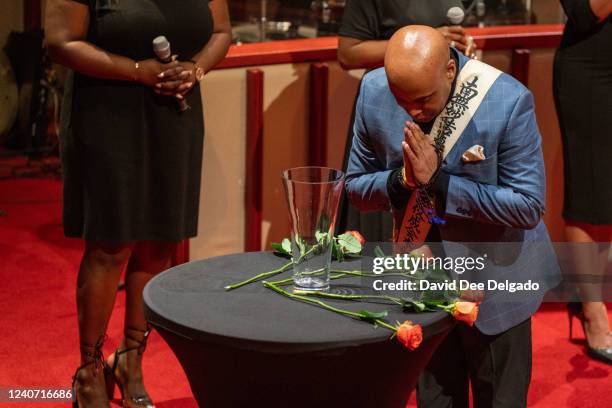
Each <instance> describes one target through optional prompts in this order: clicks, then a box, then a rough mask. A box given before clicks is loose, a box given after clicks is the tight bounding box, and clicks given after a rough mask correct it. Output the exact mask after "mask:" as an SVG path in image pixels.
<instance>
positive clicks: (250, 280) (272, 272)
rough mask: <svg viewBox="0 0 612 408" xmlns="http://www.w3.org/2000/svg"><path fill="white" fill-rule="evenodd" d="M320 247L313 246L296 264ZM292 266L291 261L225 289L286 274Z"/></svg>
mask: <svg viewBox="0 0 612 408" xmlns="http://www.w3.org/2000/svg"><path fill="white" fill-rule="evenodd" d="M319 246H320V245H319V244H316V245H313V246H312V247H311V248H310V249H309V250H308V251H306V252H304V254H302V255H300V257H299V258H298V260H297V262H296V263H300V262H302V259H304V258H305V257H307V256H308V255H310V254H311V253H312V252H313V251H314V250H315V249H317V247H319ZM292 265H293V261H289V262H288V263H287V264H285V265H283V266H281V267H280V268H277V269H274V270H272V271H269V272H263V273H260V274H259V275H255V276H253V277H252V278H249V279H247V280H244V281H242V282H238V283H234V284H232V285H227V286H226V287H225V288H224V289H225V290H234V289H238V288H240V287H242V286H244V285H248V284H249V283H253V282H257V281H258V280H260V279H263V278H267V277H269V276H274V275H278V274H279V273H282V272H285V271H286V270H287V269H289V267H291V266H292Z"/></svg>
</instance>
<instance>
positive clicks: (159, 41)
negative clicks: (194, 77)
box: [147, 36, 193, 112]
mask: <svg viewBox="0 0 612 408" xmlns="http://www.w3.org/2000/svg"><path fill="white" fill-rule="evenodd" d="M153 51H154V52H155V55H157V59H158V61H159V62H158V63H161V64H163V69H161V72H160V71H157V73H156V81H155V84H154V87H155V92H156V93H158V94H162V95H167V96H174V97H176V99H177V103H178V108H179V111H180V112H183V111H186V110H187V109H189V108H190V106H189V104H188V103H187V101H185V99H183V94H182V92H185V91H187V90H189V89H190V88H191V87H192V86H193V82H184V81H183V80H184V78H186V76H185V75H183V74H184V73H186V72H188V71H186V70H185V69H184V68H183V66H182V65H181V63H179V62H178V61H176V56H173V55H172V52H171V51H170V42H168V40H167V39H166V37H164V36H159V37H156V38H155V39H154V40H153ZM147 61H149V60H147Z"/></svg>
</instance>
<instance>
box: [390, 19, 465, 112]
mask: <svg viewBox="0 0 612 408" xmlns="http://www.w3.org/2000/svg"><path fill="white" fill-rule="evenodd" d="M456 68H457V67H456V65H455V61H454V60H453V59H452V58H451V56H450V49H449V47H448V43H447V42H446V39H445V38H444V36H442V34H441V33H440V32H439V31H438V30H436V29H434V28H431V27H427V26H408V27H404V28H402V29H400V30H398V31H397V32H396V33H395V34H394V35H393V37H391V39H390V40H389V43H388V45H387V51H386V54H385V72H386V74H387V79H388V81H389V87H390V88H391V91H392V92H393V94H394V95H395V97H396V99H397V102H398V103H399V104H400V105H401V106H402V107H404V109H406V111H407V112H408V113H409V114H410V115H411V116H412V117H413V119H414V120H416V121H418V122H427V121H429V120H431V119H433V117H435V116H436V115H438V113H440V112H441V111H442V109H443V108H444V105H445V104H446V100H447V99H448V96H449V94H450V89H451V86H452V82H453V79H454V77H455V74H456V70H457V69H456Z"/></svg>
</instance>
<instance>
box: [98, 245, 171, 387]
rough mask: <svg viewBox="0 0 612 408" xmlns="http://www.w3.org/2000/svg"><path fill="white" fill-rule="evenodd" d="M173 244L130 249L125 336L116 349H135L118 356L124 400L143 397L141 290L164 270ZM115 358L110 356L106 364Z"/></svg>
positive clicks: (126, 276)
mask: <svg viewBox="0 0 612 408" xmlns="http://www.w3.org/2000/svg"><path fill="white" fill-rule="evenodd" d="M175 248H176V244H174V243H165V242H151V241H146V242H144V241H143V242H138V243H137V244H136V246H135V247H134V251H133V253H132V256H131V257H130V261H129V263H128V267H127V270H126V274H125V289H126V302H125V304H126V306H125V337H124V339H123V341H122V343H121V346H120V350H126V349H130V348H136V349H134V350H131V351H128V352H126V353H119V357H118V358H119V360H118V363H117V370H116V375H117V377H118V378H117V379H118V381H119V382H120V383H121V384H123V385H124V391H125V396H126V397H128V398H129V397H142V396H146V395H147V394H146V391H145V387H144V384H143V378H142V351H144V350H143V349H142V348H141V349H140V352H139V350H138V347H139V346H140V342H142V341H144V331H145V330H146V329H147V322H146V320H145V317H144V310H143V300H142V291H143V289H144V287H145V285H146V284H147V282H149V280H150V279H151V278H152V277H153V276H155V275H156V274H158V273H159V272H161V271H163V270H165V269H168V268H169V267H170V264H171V260H172V254H173V252H174V249H175ZM114 358H115V356H114V355H113V356H111V357H110V359H109V360H110V362H112V360H114Z"/></svg>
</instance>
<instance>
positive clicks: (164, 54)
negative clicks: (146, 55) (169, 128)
mask: <svg viewBox="0 0 612 408" xmlns="http://www.w3.org/2000/svg"><path fill="white" fill-rule="evenodd" d="M153 51H154V52H155V55H157V59H158V60H160V61H161V62H163V63H164V64H167V63H169V62H172V52H171V51H170V42H169V41H168V39H166V37H164V36H163V35H160V36H159V37H155V38H154V39H153ZM176 101H177V102H178V106H179V112H184V111H186V110H187V109H189V108H191V106H189V104H188V103H187V101H186V100H185V99H177V100H176Z"/></svg>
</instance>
